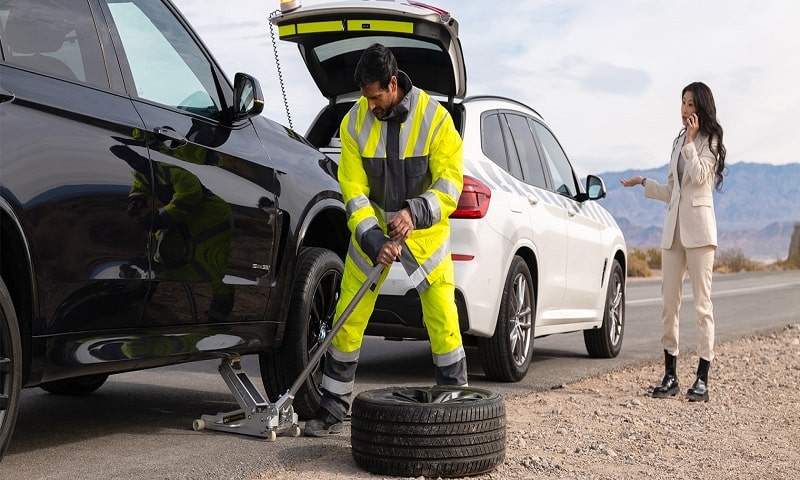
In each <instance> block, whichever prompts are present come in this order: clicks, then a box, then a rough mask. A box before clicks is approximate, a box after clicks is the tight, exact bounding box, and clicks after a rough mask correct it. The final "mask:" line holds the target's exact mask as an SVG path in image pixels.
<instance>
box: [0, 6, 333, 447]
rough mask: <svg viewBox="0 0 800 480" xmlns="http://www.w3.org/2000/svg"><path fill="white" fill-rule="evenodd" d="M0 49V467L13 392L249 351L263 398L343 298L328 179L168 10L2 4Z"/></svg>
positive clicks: (300, 406)
mask: <svg viewBox="0 0 800 480" xmlns="http://www.w3.org/2000/svg"><path fill="white" fill-rule="evenodd" d="M0 48H1V50H0V55H1V57H0V275H1V278H0V458H2V453H3V452H4V451H5V450H6V448H7V447H8V444H9V440H10V437H11V434H12V430H13V426H14V423H15V418H16V414H17V409H18V405H19V396H20V389H21V388H24V387H33V386H40V387H42V388H44V389H45V390H47V391H48V392H52V393H57V394H81V393H88V392H91V391H94V390H96V389H97V388H99V387H100V386H101V385H102V384H103V382H105V380H106V379H107V377H108V375H109V374H113V373H119V372H125V371H130V370H137V369H144V368H152V367H159V366H163V365H169V364H174V363H179V362H188V361H195V360H203V359H208V358H211V357H214V356H219V355H221V354H225V353H235V354H255V353H258V354H260V355H261V372H262V378H263V381H264V384H265V386H266V389H267V393H268V395H269V396H270V397H271V399H272V400H273V401H274V400H276V399H277V397H278V396H280V395H281V394H283V393H284V392H285V391H286V390H287V389H288V387H289V386H291V384H292V383H293V381H294V379H295V377H296V375H297V374H298V373H299V372H300V371H301V370H302V369H303V367H304V366H305V364H306V363H307V361H308V358H309V351H312V350H313V349H314V346H315V344H317V343H319V342H320V341H321V340H322V339H323V338H324V336H325V334H326V331H327V329H328V328H329V327H330V320H331V317H332V315H333V311H334V306H335V302H336V299H337V296H338V288H339V282H340V280H341V272H342V259H343V258H344V255H345V254H346V249H347V245H348V232H347V227H346V223H345V207H344V205H343V203H342V197H341V194H340V192H339V187H338V184H337V181H336V165H335V163H334V162H332V161H331V159H330V158H328V157H327V156H325V155H324V154H322V153H320V152H319V151H318V150H316V149H314V148H313V147H312V146H311V145H310V144H309V143H308V142H307V141H306V140H305V139H304V138H302V137H301V136H300V135H298V134H296V133H295V132H293V131H291V130H290V129H287V128H285V127H283V126H281V125H279V124H278V123H275V122H273V121H271V120H269V119H267V118H264V117H263V116H259V113H260V112H261V110H262V108H263V97H262V94H261V91H260V88H259V85H258V82H257V81H256V80H255V79H254V78H252V77H250V76H248V75H246V74H241V73H237V74H236V76H235V78H234V81H233V84H231V82H230V81H229V79H228V78H227V77H226V76H225V74H224V73H223V71H222V70H221V68H220V67H219V65H218V64H217V63H216V61H215V60H214V59H213V57H212V55H211V53H210V52H209V51H208V50H207V49H206V47H205V46H204V45H203V43H202V42H201V40H200V39H199V38H198V36H197V34H196V33H195V32H194V31H193V30H192V28H191V27H190V26H189V24H188V23H187V21H186V20H185V19H184V18H183V17H182V16H181V14H180V13H179V12H178V11H177V9H176V8H175V7H174V6H173V5H172V4H171V3H169V1H168V0H163V1H154V0H70V1H64V0H0ZM242 48H245V46H242ZM318 380H319V379H318V378H315V377H314V376H312V377H311V378H310V379H309V380H308V381H307V385H306V386H305V387H304V388H303V389H302V390H301V391H300V393H299V394H298V395H297V397H296V399H295V401H294V404H293V405H294V408H295V411H296V412H297V413H298V414H299V415H300V416H301V417H307V416H308V415H310V414H311V413H313V411H314V410H315V408H316V406H317V403H318V400H319V392H318V391H317V390H316V385H318V384H319V381H318Z"/></svg>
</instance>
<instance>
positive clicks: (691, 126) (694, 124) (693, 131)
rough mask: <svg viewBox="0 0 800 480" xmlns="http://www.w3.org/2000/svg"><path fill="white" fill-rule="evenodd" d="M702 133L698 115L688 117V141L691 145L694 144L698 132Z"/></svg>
mask: <svg viewBox="0 0 800 480" xmlns="http://www.w3.org/2000/svg"><path fill="white" fill-rule="evenodd" d="M699 131H700V119H699V118H698V117H697V114H696V113H693V114H691V115H689V116H688V117H686V141H687V142H689V143H692V142H694V137H696V136H697V132H699Z"/></svg>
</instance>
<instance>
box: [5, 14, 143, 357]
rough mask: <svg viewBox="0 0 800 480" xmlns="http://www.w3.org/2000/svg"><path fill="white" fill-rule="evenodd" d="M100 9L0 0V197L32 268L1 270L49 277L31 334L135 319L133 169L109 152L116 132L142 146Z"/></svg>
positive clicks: (40, 280) (138, 308)
mask: <svg viewBox="0 0 800 480" xmlns="http://www.w3.org/2000/svg"><path fill="white" fill-rule="evenodd" d="M98 13H99V12H97V11H92V8H91V6H90V4H89V2H87V1H86V0H84V1H70V2H64V1H47V0H37V1H36V2H34V1H32V0H0V45H1V46H2V62H0V89H1V90H2V93H1V94H0V191H1V192H2V195H0V202H4V203H6V205H0V207H4V208H3V209H4V210H6V211H11V212H13V216H15V217H16V218H17V219H19V223H20V224H21V225H20V228H22V229H23V231H25V234H26V238H27V239H28V241H27V243H28V245H29V253H28V255H29V258H23V257H24V255H20V256H19V257H20V258H17V259H16V261H19V262H21V263H23V262H30V264H31V271H33V272H34V274H33V277H34V278H31V279H21V278H19V279H18V278H6V279H5V280H6V281H7V282H23V283H24V282H27V281H30V284H29V285H19V287H20V288H26V287H27V288H28V289H29V290H30V291H36V290H35V289H33V288H32V285H36V284H38V285H46V286H47V288H42V289H39V290H38V291H39V297H38V302H34V303H33V304H34V305H35V306H34V307H33V308H35V309H36V308H38V311H36V312H33V314H32V315H31V317H32V318H35V319H46V321H43V322H34V323H33V325H32V326H23V328H25V329H27V328H30V329H31V333H32V335H33V336H34V337H39V338H43V337H44V336H49V338H57V336H59V334H60V336H61V337H67V336H69V335H70V334H71V332H85V331H88V330H114V329H116V328H120V327H122V326H131V325H136V324H137V323H138V322H139V320H140V316H141V313H142V309H143V305H144V299H145V296H146V289H147V287H148V285H147V283H146V282H144V281H143V280H142V279H141V278H140V276H136V275H128V274H125V273H124V272H129V271H130V268H131V267H130V265H131V264H132V263H133V261H134V260H135V259H138V258H141V257H142V255H143V244H144V242H143V237H142V234H141V231H140V230H139V228H138V227H137V225H136V224H135V223H134V222H133V221H132V219H131V217H129V216H128V215H127V213H126V212H127V207H128V194H129V192H130V189H131V168H130V166H129V165H128V164H127V163H126V162H125V161H124V160H123V159H121V158H119V157H117V156H115V155H114V154H113V153H112V152H113V151H114V148H115V145H118V144H120V142H124V143H126V144H130V145H131V149H132V151H133V152H135V153H136V154H137V155H147V150H146V148H145V147H144V146H141V145H137V144H136V141H135V139H134V138H133V137H132V133H133V132H135V131H137V130H141V129H143V127H144V125H143V123H142V121H141V118H140V116H139V114H138V113H137V112H136V110H135V109H134V107H133V105H132V103H131V100H130V98H129V97H128V96H127V95H126V94H125V93H124V90H123V88H122V83H121V75H120V74H119V69H118V68H117V69H116V73H115V71H114V69H113V68H112V69H107V68H106V63H105V62H104V55H107V54H110V55H112V56H111V57H110V61H111V62H114V63H115V60H114V58H113V51H111V52H108V51H106V52H105V54H104V50H103V49H102V48H101V37H99V34H98V32H100V34H102V30H98V29H97V28H96V27H95V24H94V22H93V21H92V18H93V15H96V14H98ZM106 37H107V34H106ZM106 37H103V38H102V40H104V41H107V38H106ZM148 169H149V165H145V166H144V172H145V173H146V174H148V175H149V171H148ZM142 267H143V268H141V270H142V271H144V270H147V269H148V267H147V265H143V266H142ZM34 300H35V298H34ZM76 335H77V333H76ZM58 350H59V347H58V346H54V347H53V350H52V352H53V358H54V362H55V363H56V364H59V363H60V362H61V361H60V360H58V358H57V357H58V355H59V354H58ZM64 350H65V351H64V352H63V355H65V356H67V355H72V353H69V352H67V351H66V349H64ZM75 354H79V353H75Z"/></svg>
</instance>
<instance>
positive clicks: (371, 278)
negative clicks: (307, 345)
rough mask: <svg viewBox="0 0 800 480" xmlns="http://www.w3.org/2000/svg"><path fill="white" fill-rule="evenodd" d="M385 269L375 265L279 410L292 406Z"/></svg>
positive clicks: (277, 403)
mask: <svg viewBox="0 0 800 480" xmlns="http://www.w3.org/2000/svg"><path fill="white" fill-rule="evenodd" d="M385 267H386V265H384V264H382V263H377V264H375V266H374V267H372V270H370V272H369V275H368V276H367V279H366V280H365V281H364V284H363V285H361V288H359V289H358V292H356V295H355V296H354V297H353V299H352V300H350V303H348V304H347V307H346V308H345V309H344V311H343V312H342V314H341V316H339V319H338V321H337V322H336V324H335V325H334V326H333V329H331V331H330V333H329V334H328V335H327V336H326V337H325V339H324V340H323V341H322V343H320V344H319V346H318V347H317V350H316V351H315V352H314V354H313V355H312V356H311V358H309V359H308V363H307V364H306V366H305V368H304V369H303V371H302V372H300V375H298V376H297V379H296V380H295V381H294V384H292V386H291V388H289V390H288V391H287V392H286V393H284V394H283V396H281V398H279V399H278V401H277V402H276V404H275V406H276V407H277V408H278V409H279V410H282V409H284V408H286V407H287V406H288V405H291V404H292V401H293V400H294V396H295V395H296V394H297V391H298V390H300V388H301V387H302V386H303V383H305V381H306V378H307V377H308V376H309V375H310V374H311V371H312V370H313V369H314V368H315V367H316V366H317V364H318V363H319V361H320V359H321V358H322V356H323V355H325V351H327V350H328V347H329V346H330V344H331V342H333V338H334V337H335V336H336V334H337V333H338V332H339V330H341V328H342V325H344V322H346V321H347V318H348V317H350V314H351V313H353V310H354V309H355V308H356V305H358V302H360V301H361V298H363V297H364V294H365V293H367V290H368V289H371V288H373V287H374V286H375V285H377V283H378V279H379V278H380V276H381V273H383V269H384V268H385Z"/></svg>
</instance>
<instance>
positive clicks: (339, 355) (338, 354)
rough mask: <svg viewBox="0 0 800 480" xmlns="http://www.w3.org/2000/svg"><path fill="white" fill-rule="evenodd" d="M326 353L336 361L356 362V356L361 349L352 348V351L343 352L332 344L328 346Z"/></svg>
mask: <svg viewBox="0 0 800 480" xmlns="http://www.w3.org/2000/svg"><path fill="white" fill-rule="evenodd" d="M328 355H330V356H331V358H333V359H334V360H336V361H337V362H342V363H352V362H357V361H358V357H359V356H360V355H361V349H360V348H359V349H358V350H353V351H352V352H343V351H341V350H339V349H338V348H336V347H334V346H333V345H331V346H329V347H328Z"/></svg>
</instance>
